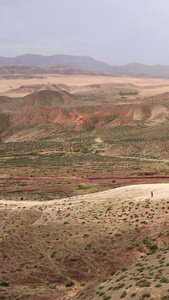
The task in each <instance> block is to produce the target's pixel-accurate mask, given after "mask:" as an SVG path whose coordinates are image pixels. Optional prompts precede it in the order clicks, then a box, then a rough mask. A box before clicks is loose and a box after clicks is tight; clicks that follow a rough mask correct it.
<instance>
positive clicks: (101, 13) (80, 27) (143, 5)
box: [0, 0, 169, 65]
mask: <svg viewBox="0 0 169 300" xmlns="http://www.w3.org/2000/svg"><path fill="white" fill-rule="evenodd" d="M168 31H169V0H0V56H16V55H21V54H25V53H36V54H43V55H52V54H71V55H88V56H92V57H93V58H95V59H97V60H102V61H104V62H107V63H109V64H112V65H119V64H125V63H129V62H140V63H146V64H158V63H160V64H167V65H169V35H168Z"/></svg>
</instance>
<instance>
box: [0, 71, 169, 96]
mask: <svg viewBox="0 0 169 300" xmlns="http://www.w3.org/2000/svg"><path fill="white" fill-rule="evenodd" d="M106 83H112V84H117V85H119V84H120V85H121V84H122V85H123V84H124V89H125V85H126V84H133V85H135V86H137V87H138V90H139V91H140V92H141V96H142V97H150V96H153V95H157V94H161V93H164V92H168V91H169V79H156V78H135V77H106V76H84V75H82V76H79V75H78V76H77V75H76V76H74V75H72V76H66V75H59V76H57V75H44V78H36V77H35V78H32V79H25V78H23V79H21V78H19V79H8V80H6V79H3V78H0V94H1V95H6V96H11V97H21V96H22V97H23V96H25V95H27V94H29V93H28V92H27V93H22V92H17V93H16V92H13V90H14V89H18V88H20V87H21V86H30V85H39V84H41V85H43V84H44V85H46V84H66V85H68V86H70V87H72V88H73V89H74V92H75V91H76V88H79V87H82V86H85V85H91V84H106ZM89 89H90V88H89Z"/></svg>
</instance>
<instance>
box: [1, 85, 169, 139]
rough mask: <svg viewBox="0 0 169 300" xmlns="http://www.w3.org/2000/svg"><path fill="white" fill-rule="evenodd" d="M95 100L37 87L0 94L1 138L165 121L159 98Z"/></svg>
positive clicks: (167, 111)
mask: <svg viewBox="0 0 169 300" xmlns="http://www.w3.org/2000/svg"><path fill="white" fill-rule="evenodd" d="M60 88H62V87H60ZM63 88H65V87H63ZM161 98H162V99H163V98H166V95H164V97H163V96H162V95H161ZM91 99H92V98H91ZM154 99H155V98H154ZM95 102H96V100H95V99H93V100H90V101H86V98H85V97H84V98H83V97H81V98H80V99H79V98H77V97H75V96H74V95H73V94H70V93H69V92H67V91H52V90H39V91H37V92H34V93H32V94H29V95H27V96H25V97H23V98H19V99H12V98H9V97H4V96H0V108H1V111H2V113H4V114H5V115H6V118H7V120H8V121H7V123H6V125H5V126H3V129H1V132H3V133H2V138H3V140H4V141H5V140H6V141H7V140H11V139H12V138H13V140H15V139H18V134H19V136H20V138H21V139H22V140H26V139H27V138H28V139H29V134H30V136H31V137H32V135H31V132H32V133H33V132H34V138H36V139H39V138H41V137H44V136H48V135H50V134H54V133H56V134H58V133H62V132H64V133H68V132H69V133H70V132H71V131H74V132H76V131H83V132H85V131H87V132H93V131H94V130H95V129H96V130H97V129H98V128H101V131H102V132H104V131H105V133H106V131H107V130H109V129H113V128H123V126H124V127H125V126H129V127H130V128H135V129H136V128H139V126H143V127H147V128H149V127H151V128H153V127H155V126H158V125H159V124H162V123H163V124H168V120H169V107H168V103H167V102H161V103H160V102H159V99H158V100H157V101H143V102H138V103H135V102H134V103H133V104H132V103H130V102H129V103H128V102H126V103H123V102H122V103H119V104H118V103H114V104H113V103H112V104H110V103H107V104H106V105H104V104H103V103H100V104H97V106H96V104H95ZM4 128H5V129H4ZM25 130H26V132H27V133H26V132H25ZM28 131H29V134H28ZM20 138H19V139H20Z"/></svg>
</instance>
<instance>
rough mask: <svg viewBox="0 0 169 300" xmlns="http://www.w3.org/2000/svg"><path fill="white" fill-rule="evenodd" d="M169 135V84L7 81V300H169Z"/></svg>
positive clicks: (3, 95)
mask: <svg viewBox="0 0 169 300" xmlns="http://www.w3.org/2000/svg"><path fill="white" fill-rule="evenodd" d="M168 128H169V80H168V79H155V78H145V77H144V78H141V77H140V78H134V77H114V76H97V75H96V76H86V75H81V76H80V75H78V76H77V75H76V76H75V75H69V76H68V75H54V74H51V75H50V74H41V75H40V74H27V75H23V74H12V75H11V74H10V75H0V141H1V143H0V225H1V226H0V265H1V272H0V299H41V300H42V299H58V300H63V299H67V300H68V299H85V300H91V299H103V300H108V299H121V298H125V299H126V300H128V299H137V300H142V299H146V298H149V299H161V300H166V299H169V289H168V282H169V261H168V258H169V255H168V250H169V248H168V247H169V231H168V230H169V218H168V212H169V134H168ZM151 191H153V193H154V195H153V197H151ZM21 199H22V200H21Z"/></svg>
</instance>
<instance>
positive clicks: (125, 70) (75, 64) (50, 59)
mask: <svg viewBox="0 0 169 300" xmlns="http://www.w3.org/2000/svg"><path fill="white" fill-rule="evenodd" d="M0 65H1V66H0V74H8V73H9V74H14V73H18V72H21V74H22V72H23V73H24V74H25V73H30V72H32V73H38V74H39V73H41V74H42V73H50V72H52V73H54V74H68V75H69V74H70V75H72V74H86V75H106V74H108V75H116V76H126V75H128V76H138V77H157V78H169V66H163V65H154V66H148V65H144V64H140V63H130V64H127V65H122V66H111V65H108V64H106V63H104V62H100V61H97V60H95V59H93V58H92V57H89V56H72V55H63V54H56V55H52V56H43V55H35V54H25V55H21V56H17V57H2V56H0ZM4 66H6V68H4ZM7 66H8V67H10V68H7ZM12 66H13V69H12ZM14 66H18V67H19V68H16V67H14ZM21 66H22V68H21ZM25 66H27V67H29V68H28V69H27V70H26V69H25ZM30 67H31V68H30ZM32 67H33V68H32ZM82 70H85V71H82ZM89 71H92V72H94V73H92V72H89ZM96 71H98V73H97V72H96Z"/></svg>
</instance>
